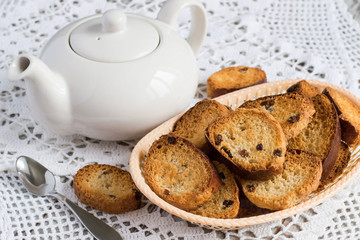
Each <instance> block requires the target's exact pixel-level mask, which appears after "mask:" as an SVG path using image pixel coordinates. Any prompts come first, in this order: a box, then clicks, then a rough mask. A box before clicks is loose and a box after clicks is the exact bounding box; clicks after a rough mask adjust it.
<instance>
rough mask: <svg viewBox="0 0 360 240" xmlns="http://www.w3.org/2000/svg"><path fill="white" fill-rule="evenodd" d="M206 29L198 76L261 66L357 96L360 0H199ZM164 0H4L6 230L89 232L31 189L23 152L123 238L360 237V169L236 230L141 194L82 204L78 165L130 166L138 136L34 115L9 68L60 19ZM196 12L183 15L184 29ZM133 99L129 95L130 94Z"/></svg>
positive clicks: (1, 107) (0, 57) (0, 92)
mask: <svg viewBox="0 0 360 240" xmlns="http://www.w3.org/2000/svg"><path fill="white" fill-rule="evenodd" d="M203 3H204V6H205V8H206V10H207V15H208V31H207V37H206V40H205V42H204V46H203V48H202V49H201V52H200V54H199V55H198V66H199V72H200V79H199V86H198V91H197V93H196V96H195V97H194V101H193V103H195V102H196V101H199V100H200V99H203V98H206V97H207V95H206V79H207V78H208V77H209V76H210V75H211V74H212V73H213V72H215V71H218V70H220V69H221V68H224V67H229V66H236V65H247V66H254V67H260V68H262V69H263V70H264V71H265V72H266V74H267V78H268V81H270V82H271V81H276V80H282V79H290V78H308V79H315V80H321V81H327V82H330V83H333V84H336V85H339V86H341V87H343V88H345V89H348V90H350V91H351V92H353V93H354V94H356V95H357V96H360V74H359V73H360V44H359V43H360V27H359V24H358V22H357V20H356V19H359V18H360V17H359V12H358V11H359V9H360V4H359V3H358V2H357V1H355V0H347V1H345V2H344V1H342V0H300V1H296V0H270V1H261V0H241V1H239V0H207V1H205V0H203ZM162 4H163V0H154V1H152V0H108V1H100V0H99V1H96V0H85V1H80V0H56V1H55V0H50V1H49V0H15V1H13V0H3V1H0V124H1V128H0V152H1V155H0V239H15V240H17V239H93V238H92V236H91V235H90V234H89V233H88V231H87V230H86V229H85V228H84V227H82V225H81V224H80V223H79V221H78V220H77V219H76V218H75V216H74V215H73V214H72V213H71V212H70V211H69V210H68V209H67V208H66V207H65V206H64V205H63V204H62V203H60V202H57V201H56V200H55V199H52V198H47V197H36V196H33V195H32V194H30V193H29V192H28V191H27V190H26V189H25V187H24V186H23V185H22V184H21V182H20V180H19V178H18V177H17V175H16V173H15V171H14V160H15V159H16V158H17V157H18V156H20V155H27V156H30V157H32V158H34V159H36V160H38V161H39V162H40V163H41V164H43V165H44V166H46V167H47V168H49V169H50V170H51V171H52V172H53V173H54V174H55V175H56V180H57V187H56V188H57V191H59V192H60V193H62V194H64V195H65V196H66V197H68V198H69V199H71V200H73V201H74V202H77V203H78V204H79V205H80V206H81V207H83V208H85V209H87V210H88V211H89V212H90V213H92V214H94V215H95V216H97V217H99V218H100V219H102V220H103V221H105V222H107V223H108V224H109V225H111V226H112V227H114V228H115V229H117V230H118V231H119V232H120V233H121V235H122V236H123V237H124V238H125V239H288V238H296V239H345V238H349V239H359V238H360V226H359V225H358V223H359V222H360V200H359V199H360V184H359V183H360V179H359V178H356V179H355V180H354V181H352V182H351V183H350V184H349V185H348V186H347V187H346V188H344V189H343V190H341V191H340V192H339V193H338V194H336V195H335V196H334V197H332V198H330V199H328V200H326V201H325V202H324V203H323V204H321V205H319V206H317V207H314V208H312V209H310V210H308V211H305V212H303V213H300V214H297V215H294V216H292V217H289V218H286V219H283V220H279V221H274V222H270V223H266V224H262V225H257V226H252V227H248V228H244V229H240V230H232V231H215V230H211V229H206V228H202V227H199V226H196V225H194V224H191V223H189V222H186V221H184V220H182V219H180V218H178V217H176V216H173V215H171V214H169V213H167V212H165V211H163V210H162V209H160V208H159V207H157V206H155V205H154V204H152V203H151V202H150V201H148V200H146V199H145V198H144V199H143V204H142V207H141V208H140V209H139V210H136V211H132V212H129V213H125V214H119V215H111V214H106V213H103V212H100V211H96V210H93V209H91V208H90V207H88V206H85V205H83V204H81V203H80V202H79V201H78V199H77V198H76V196H75V194H74V191H73V188H72V180H73V176H74V174H75V173H76V171H77V170H78V169H80V168H81V167H83V166H85V165H87V164H91V163H104V164H111V165H115V166H118V167H120V168H122V169H125V170H128V160H129V157H130V154H131V150H132V149H133V147H134V146H135V144H136V143H137V141H138V139H135V140H130V141H118V142H106V141H100V140H96V139H90V138H87V137H84V136H79V135H74V136H59V135H55V134H53V133H51V132H48V131H46V130H45V129H43V128H42V126H39V125H37V124H36V123H35V122H34V120H33V119H32V117H31V115H30V113H29V110H28V108H27V102H26V89H25V85H24V81H23V80H22V81H18V82H10V81H9V80H8V79H7V75H6V74H7V68H8V66H9V64H10V62H11V61H12V60H13V59H14V58H15V57H16V56H17V55H19V54H20V53H22V52H28V53H31V54H33V55H35V56H39V55H40V51H41V49H42V48H43V47H44V45H45V43H46V42H47V41H48V40H49V39H50V38H51V36H53V35H54V34H55V33H56V32H57V31H58V30H59V29H60V28H62V27H64V26H65V25H67V24H68V23H70V22H73V21H75V20H77V19H79V18H82V17H85V16H88V15H92V14H96V13H102V12H104V11H105V10H108V9H112V8H120V9H123V10H124V11H125V12H129V13H137V14H142V15H145V16H148V17H151V18H156V15H157V13H158V11H159V10H160V8H161V6H162ZM189 22H190V14H189V11H187V10H185V11H184V12H183V13H182V14H181V15H180V18H179V21H178V25H179V32H180V34H181V35H182V36H184V37H186V35H187V33H188V30H189ZM129 104H131V103H129Z"/></svg>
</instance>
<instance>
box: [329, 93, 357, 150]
mask: <svg viewBox="0 0 360 240" xmlns="http://www.w3.org/2000/svg"><path fill="white" fill-rule="evenodd" d="M324 94H325V95H326V96H327V97H328V98H329V99H330V101H331V102H332V103H333V104H334V105H335V108H336V110H337V113H338V115H339V119H340V126H341V139H342V140H343V141H345V142H346V143H347V144H348V145H349V146H357V145H359V144H360V108H359V107H358V106H357V105H356V104H354V103H353V102H352V101H351V100H350V99H349V98H347V97H346V96H344V95H342V94H341V93H339V92H337V91H336V90H335V89H332V88H331V87H327V88H325V89H324Z"/></svg>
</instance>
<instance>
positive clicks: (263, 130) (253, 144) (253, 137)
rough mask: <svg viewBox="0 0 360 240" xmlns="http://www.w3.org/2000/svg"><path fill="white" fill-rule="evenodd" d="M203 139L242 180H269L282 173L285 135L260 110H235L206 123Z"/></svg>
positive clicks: (268, 116) (274, 122)
mask: <svg viewBox="0 0 360 240" xmlns="http://www.w3.org/2000/svg"><path fill="white" fill-rule="evenodd" d="M206 136H207V138H208V140H209V142H210V143H211V144H212V146H214V148H215V149H216V150H217V151H218V152H220V153H221V154H222V155H223V156H224V157H225V158H226V159H227V160H229V161H230V162H231V163H232V164H233V165H234V166H235V167H236V169H237V171H236V172H237V174H240V175H241V176H242V177H244V178H251V179H269V178H271V177H272V176H273V175H275V174H279V173H281V172H282V170H283V162H284V155H285V152H286V139H285V135H284V133H283V131H282V128H281V126H280V124H279V122H278V121H276V120H275V118H274V117H273V116H271V115H270V114H268V113H266V112H264V111H260V110H257V109H245V108H239V109H237V110H236V111H234V112H233V113H231V114H230V115H228V116H227V117H223V118H219V119H217V120H215V121H214V122H212V123H210V124H209V127H208V129H207V133H206ZM232 170H234V169H232Z"/></svg>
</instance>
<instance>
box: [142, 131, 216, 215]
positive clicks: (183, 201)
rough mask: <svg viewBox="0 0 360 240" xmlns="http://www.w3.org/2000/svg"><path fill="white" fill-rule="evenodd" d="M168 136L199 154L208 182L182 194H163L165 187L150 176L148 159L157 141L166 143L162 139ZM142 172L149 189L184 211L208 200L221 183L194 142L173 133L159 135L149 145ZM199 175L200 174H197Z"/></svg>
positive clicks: (153, 151)
mask: <svg viewBox="0 0 360 240" xmlns="http://www.w3.org/2000/svg"><path fill="white" fill-rule="evenodd" d="M169 137H173V138H175V139H176V142H181V143H182V144H185V145H186V146H188V147H189V148H190V149H192V150H193V151H195V152H196V154H199V155H200V156H201V157H200V158H201V159H202V160H203V162H204V164H205V165H206V167H207V170H209V172H207V173H204V174H206V175H207V176H208V182H207V184H206V185H205V186H202V187H200V188H199V189H198V190H197V191H195V192H192V193H188V192H187V194H184V195H183V196H179V194H176V195H175V194H171V193H170V194H165V191H164V190H165V189H164V188H162V187H161V186H159V183H158V182H156V181H155V179H154V178H153V177H152V174H150V173H151V172H152V171H151V169H150V168H151V167H150V162H149V161H150V160H149V159H151V157H152V155H153V154H155V152H156V151H157V149H156V145H157V144H158V143H164V144H167V142H166V141H165V140H164V139H167V138H169ZM144 172H145V179H146V181H147V182H148V185H149V186H150V187H151V189H152V190H153V191H154V192H155V193H156V194H157V195H158V196H160V197H161V198H162V199H164V200H165V201H167V202H169V203H170V204H172V205H174V206H175V207H178V208H180V209H183V210H185V211H190V210H194V209H196V208H198V207H199V206H200V205H201V204H203V203H205V202H207V201H209V200H210V199H211V198H212V197H213V195H214V194H215V193H216V192H217V191H218V190H219V189H220V187H221V185H222V183H221V180H220V177H219V175H218V173H217V171H216V168H215V166H214V165H213V164H212V162H211V161H210V160H209V158H208V157H207V156H206V155H205V154H204V153H203V152H202V151H201V150H199V149H198V148H197V147H196V146H195V145H194V144H192V143H191V142H189V141H187V140H186V139H184V138H181V137H178V136H175V135H173V134H166V135H163V136H161V137H160V138H159V139H158V140H156V141H155V142H154V143H153V145H152V146H151V147H150V150H149V153H148V157H147V159H146V161H145V166H144ZM199 177H200V176H199Z"/></svg>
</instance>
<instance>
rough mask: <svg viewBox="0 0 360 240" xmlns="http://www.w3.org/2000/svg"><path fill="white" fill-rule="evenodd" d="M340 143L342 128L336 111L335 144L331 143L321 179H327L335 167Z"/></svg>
mask: <svg viewBox="0 0 360 240" xmlns="http://www.w3.org/2000/svg"><path fill="white" fill-rule="evenodd" d="M334 108H335V107H334ZM335 113H336V111H335ZM340 143H341V128H340V121H339V117H338V116H337V113H336V127H335V136H334V140H333V144H332V145H331V149H330V151H329V154H328V155H327V157H326V158H325V159H324V160H323V162H322V165H323V172H322V175H321V180H323V179H326V178H327V177H328V176H329V174H330V172H331V170H332V169H333V167H334V165H335V162H336V159H337V157H338V154H339V151H340Z"/></svg>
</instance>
